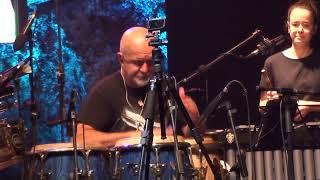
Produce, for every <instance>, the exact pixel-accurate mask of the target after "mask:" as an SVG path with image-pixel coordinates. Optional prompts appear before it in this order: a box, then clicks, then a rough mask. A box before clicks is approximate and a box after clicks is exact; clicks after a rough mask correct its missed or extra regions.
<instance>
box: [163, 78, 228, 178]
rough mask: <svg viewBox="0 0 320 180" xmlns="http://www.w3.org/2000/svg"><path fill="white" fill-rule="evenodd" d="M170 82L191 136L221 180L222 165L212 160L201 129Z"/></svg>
mask: <svg viewBox="0 0 320 180" xmlns="http://www.w3.org/2000/svg"><path fill="white" fill-rule="evenodd" d="M167 82H168V87H169V88H168V89H169V92H170V94H171V96H172V97H173V98H174V100H175V102H176V103H177V105H178V107H180V109H181V112H182V114H183V116H184V118H185V121H186V123H187V125H188V127H189V128H190V131H191V135H192V136H193V138H194V140H195V142H196V143H197V144H198V146H199V148H200V150H201V153H202V154H203V156H204V157H205V159H206V161H207V163H208V165H209V167H210V169H211V171H212V173H213V174H214V176H215V179H216V180H221V179H222V178H221V174H220V165H214V164H213V162H212V160H211V159H210V156H209V154H208V151H207V149H206V148H205V146H204V145H203V143H202V142H203V137H202V135H201V133H200V132H199V129H198V128H197V127H196V126H195V125H194V123H193V121H192V120H191V118H190V116H189V113H188V111H187V110H186V108H185V107H184V105H183V103H182V100H181V98H180V97H179V94H178V92H177V90H176V88H175V85H174V84H172V83H170V82H171V81H167Z"/></svg>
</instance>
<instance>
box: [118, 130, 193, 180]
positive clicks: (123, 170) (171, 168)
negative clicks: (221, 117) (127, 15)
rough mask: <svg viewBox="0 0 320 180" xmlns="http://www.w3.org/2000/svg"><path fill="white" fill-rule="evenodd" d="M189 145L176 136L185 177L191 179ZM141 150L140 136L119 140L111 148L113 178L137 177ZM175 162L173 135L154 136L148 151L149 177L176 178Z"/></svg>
mask: <svg viewBox="0 0 320 180" xmlns="http://www.w3.org/2000/svg"><path fill="white" fill-rule="evenodd" d="M189 146H190V145H189V144H188V143H186V142H184V141H183V138H182V137H179V138H178V148H179V151H178V152H179V153H180V155H181V162H182V164H183V170H184V177H185V179H192V173H191V168H192V167H191V164H190V160H189V156H188V147H189ZM141 151H142V147H141V145H140V137H133V138H126V139H121V140H119V141H118V142H117V143H116V145H115V147H114V148H113V150H112V162H113V168H112V169H113V179H132V178H137V177H138V175H139V174H138V173H139V163H140V158H141ZM176 163H177V162H176V156H175V146H174V141H173V137H172V136H167V139H164V140H162V139H160V136H155V137H154V139H153V145H152V152H151V153H150V172H149V179H176V178H177V177H176V175H177V164H176Z"/></svg>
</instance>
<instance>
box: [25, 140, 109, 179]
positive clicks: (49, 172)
mask: <svg viewBox="0 0 320 180" xmlns="http://www.w3.org/2000/svg"><path fill="white" fill-rule="evenodd" d="M77 152H78V153H77V154H78V158H77V164H78V169H79V176H80V178H81V177H84V178H90V179H95V180H99V179H111V172H110V167H109V163H110V162H109V156H110V154H109V151H108V149H107V148H104V147H96V146H92V147H91V146H87V147H86V148H85V149H84V148H83V147H80V146H78V148H77ZM27 159H28V160H27V165H26V174H25V179H32V180H33V179H59V180H69V179H74V167H75V166H74V165H75V164H74V148H73V144H72V143H54V144H41V145H36V146H35V147H34V148H32V149H31V151H30V152H28V153H27Z"/></svg>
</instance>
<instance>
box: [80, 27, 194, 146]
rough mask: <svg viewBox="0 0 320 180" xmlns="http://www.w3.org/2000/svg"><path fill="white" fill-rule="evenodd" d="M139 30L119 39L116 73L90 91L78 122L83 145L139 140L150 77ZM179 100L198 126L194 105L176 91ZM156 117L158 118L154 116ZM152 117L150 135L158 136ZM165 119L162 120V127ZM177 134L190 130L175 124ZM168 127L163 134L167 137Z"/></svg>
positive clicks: (148, 48) (143, 33)
mask: <svg viewBox="0 0 320 180" xmlns="http://www.w3.org/2000/svg"><path fill="white" fill-rule="evenodd" d="M147 33H148V30H147V29H146V28H143V27H133V28H130V29H128V30H127V31H125V32H124V34H123V35H122V38H121V41H120V51H119V52H118V53H117V59H118V60H119V62H120V71H117V72H115V73H113V74H111V75H109V76H107V77H105V78H103V79H102V80H100V81H99V82H97V83H96V84H95V85H94V86H93V87H92V89H91V91H90V93H89V95H88V97H87V99H86V101H85V102H84V103H83V105H82V107H81V113H80V122H83V123H84V131H85V141H86V142H87V143H94V144H98V145H102V146H105V147H112V146H114V145H115V143H116V141H118V140H119V139H123V138H129V137H139V136H141V130H143V127H144V123H145V120H144V118H143V113H144V108H145V107H144V104H145V100H146V92H147V90H148V83H149V80H150V78H151V77H152V74H153V62H152V49H153V47H151V46H149V45H148V39H146V34H147ZM179 95H180V98H181V100H182V102H183V104H184V106H185V107H186V109H187V111H188V113H189V115H190V117H191V119H192V121H193V122H194V124H195V125H196V126H197V125H198V124H199V111H198V108H197V106H196V104H195V102H194V101H193V100H192V99H191V98H190V97H189V96H186V95H185V93H184V89H183V88H182V87H181V88H179ZM156 117H159V116H156ZM156 117H155V123H154V126H155V128H154V134H155V135H160V123H159V120H158V119H157V118H156ZM167 121H168V122H169V119H167V120H166V124H170V123H168V122H167ZM82 125H83V124H82V123H79V124H78V126H77V127H78V130H77V141H78V142H79V143H82V132H83V131H82ZM177 127H180V128H177V131H178V132H180V134H181V135H185V136H188V135H189V133H190V130H189V128H188V126H187V125H186V124H185V122H184V121H181V119H178V120H177ZM170 129H171V127H170V126H169V125H168V127H167V133H171V134H172V131H170Z"/></svg>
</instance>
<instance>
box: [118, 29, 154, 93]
mask: <svg viewBox="0 0 320 180" xmlns="http://www.w3.org/2000/svg"><path fill="white" fill-rule="evenodd" d="M147 34H148V30H147V29H146V28H143V27H133V28H130V29H128V30H127V31H125V32H124V33H123V35H122V38H121V40H120V52H118V59H119V62H120V65H121V74H122V76H123V78H124V81H125V83H126V84H127V85H128V86H130V87H142V86H145V85H146V84H147V83H148V82H149V79H150V76H151V73H152V49H153V47H151V46H149V45H148V42H149V40H148V39H147V38H146V35H147Z"/></svg>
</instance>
